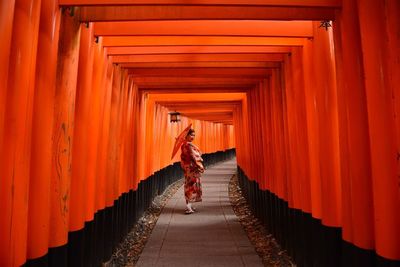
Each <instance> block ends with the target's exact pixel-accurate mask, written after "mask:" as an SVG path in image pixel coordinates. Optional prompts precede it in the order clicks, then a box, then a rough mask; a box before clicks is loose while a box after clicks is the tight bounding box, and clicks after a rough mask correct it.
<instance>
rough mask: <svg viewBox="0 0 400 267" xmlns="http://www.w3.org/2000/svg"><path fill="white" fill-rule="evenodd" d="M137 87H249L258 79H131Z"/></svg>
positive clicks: (256, 82)
mask: <svg viewBox="0 0 400 267" xmlns="http://www.w3.org/2000/svg"><path fill="white" fill-rule="evenodd" d="M132 79H133V81H134V82H135V83H136V84H137V85H138V86H139V87H145V88H154V87H157V88H164V87H166V86H172V87H174V88H176V87H177V86H181V87H189V86H192V87H194V86H195V87H198V88H200V87H223V86H229V87H232V85H236V86H244V87H249V86H253V85H256V84H258V82H259V81H260V79H254V78H204V77H201V78H198V77H136V78H132Z"/></svg>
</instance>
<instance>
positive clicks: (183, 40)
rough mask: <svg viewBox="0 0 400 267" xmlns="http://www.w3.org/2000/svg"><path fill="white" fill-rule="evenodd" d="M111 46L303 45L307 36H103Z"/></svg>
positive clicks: (106, 44) (105, 44)
mask: <svg viewBox="0 0 400 267" xmlns="http://www.w3.org/2000/svg"><path fill="white" fill-rule="evenodd" d="M101 38H102V44H103V46H105V47H109V46H191V45H194V46H218V45H222V46H238V45H242V46H252V45H255V46H260V45H262V46H266V45H268V46H302V45H303V44H304V42H305V40H306V38H297V37H293V38H284V37H228V36H222V37H219V36H211V37H210V36H157V37H154V36H110V37H101Z"/></svg>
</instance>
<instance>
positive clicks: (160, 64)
mask: <svg viewBox="0 0 400 267" xmlns="http://www.w3.org/2000/svg"><path fill="white" fill-rule="evenodd" d="M119 65H120V66H121V67H122V68H128V69H129V68H149V69H152V68H280V67H281V63H280V62H248V61H247V62H244V61H243V62H238V61H236V62H235V61H221V62H210V61H204V62H158V63H157V62H156V63H155V62H139V63H122V64H119Z"/></svg>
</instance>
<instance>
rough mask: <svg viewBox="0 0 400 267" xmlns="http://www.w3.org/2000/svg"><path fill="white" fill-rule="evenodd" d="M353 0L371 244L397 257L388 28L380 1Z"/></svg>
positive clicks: (398, 203)
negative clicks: (368, 175) (363, 106)
mask: <svg viewBox="0 0 400 267" xmlns="http://www.w3.org/2000/svg"><path fill="white" fill-rule="evenodd" d="M357 4H358V14H359V20H360V30H361V44H362V52H363V54H362V55H363V57H362V59H363V63H364V75H365V76H364V77H365V89H366V99H367V110H368V125H369V135H370V148H371V171H372V182H373V183H372V184H373V187H372V188H373V203H374V218H375V220H374V223H375V247H376V251H377V254H378V255H380V256H383V257H385V258H388V259H396V260H400V249H399V248H400V238H399V237H400V228H399V225H400V212H399V210H400V196H399V178H398V175H397V168H398V164H399V162H398V161H399V156H398V155H399V152H398V149H397V142H396V123H395V119H394V107H393V102H392V90H391V88H390V85H391V83H390V71H389V67H390V66H391V65H392V64H391V63H390V61H391V59H390V58H389V57H390V55H393V52H391V53H389V49H390V46H389V44H388V43H387V41H388V40H389V37H388V36H389V35H391V34H392V33H390V31H391V30H392V28H391V25H386V24H385V21H386V17H385V16H386V15H385V5H386V4H385V2H384V1H373V0H372V1H371V0H358V1H357ZM372 17H374V18H375V19H374V20H371V18H372ZM394 26H395V27H397V29H398V25H394ZM398 51H399V50H398V47H397V54H398Z"/></svg>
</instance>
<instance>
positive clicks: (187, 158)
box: [181, 129, 204, 214]
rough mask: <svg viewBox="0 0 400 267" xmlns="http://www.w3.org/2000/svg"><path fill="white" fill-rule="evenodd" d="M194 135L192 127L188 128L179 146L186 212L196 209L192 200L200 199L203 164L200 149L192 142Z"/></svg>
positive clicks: (197, 200) (198, 200)
mask: <svg viewBox="0 0 400 267" xmlns="http://www.w3.org/2000/svg"><path fill="white" fill-rule="evenodd" d="M194 137H195V132H194V130H193V129H190V130H189V132H188V134H187V135H186V138H185V142H184V143H183V144H182V146H181V151H182V153H181V167H182V169H183V171H184V173H185V185H184V191H185V199H186V211H185V213H186V214H191V213H193V212H195V211H196V209H195V208H194V207H192V203H193V202H200V201H202V199H201V196H202V190H201V182H200V177H201V174H202V173H203V172H204V166H203V159H202V158H201V151H200V149H199V148H198V147H197V146H195V145H194V144H193V143H192V141H193V140H194Z"/></svg>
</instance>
